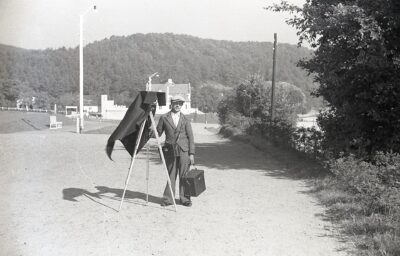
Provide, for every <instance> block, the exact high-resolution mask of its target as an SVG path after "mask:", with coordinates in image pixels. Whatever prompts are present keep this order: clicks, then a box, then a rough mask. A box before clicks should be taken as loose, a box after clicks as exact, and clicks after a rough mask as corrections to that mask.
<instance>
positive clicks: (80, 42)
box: [79, 5, 97, 133]
mask: <svg viewBox="0 0 400 256" xmlns="http://www.w3.org/2000/svg"><path fill="white" fill-rule="evenodd" d="M91 10H93V11H96V10H97V7H96V5H92V6H90V7H89V8H88V9H87V10H86V11H85V12H84V13H82V14H81V15H79V119H80V124H79V133H82V130H83V16H85V14H87V13H88V12H89V11H91Z"/></svg>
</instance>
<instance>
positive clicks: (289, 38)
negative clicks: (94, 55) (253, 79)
mask: <svg viewBox="0 0 400 256" xmlns="http://www.w3.org/2000/svg"><path fill="white" fill-rule="evenodd" d="M279 2H280V0H0V43H1V44H6V45H12V46H17V47H21V48H26V49H46V48H52V49H57V48H60V47H66V48H69V47H77V46H78V45H79V16H80V15H83V17H84V23H83V38H84V44H88V43H92V42H94V41H100V40H103V39H105V38H110V37H111V36H113V35H114V36H129V35H132V34H135V33H144V34H146V33H166V32H170V33H174V34H187V35H192V36H196V37H200V38H210V39H217V40H231V41H261V42H265V41H267V42H273V40H274V33H277V34H278V42H279V43H290V44H297V42H298V37H297V35H296V31H295V29H294V28H292V27H290V26H289V25H287V24H286V23H285V19H287V18H288V17H289V16H288V14H286V13H274V12H271V11H267V10H265V9H263V7H266V6H268V5H270V4H272V3H279ZM288 2H289V3H293V4H296V5H302V4H303V3H304V2H305V0H288ZM93 5H96V7H97V11H96V12H94V11H93V10H92V8H91V7H92V6H93Z"/></svg>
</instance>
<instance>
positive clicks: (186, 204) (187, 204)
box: [182, 201, 192, 207]
mask: <svg viewBox="0 0 400 256" xmlns="http://www.w3.org/2000/svg"><path fill="white" fill-rule="evenodd" d="M182 205H183V206H186V207H190V206H192V201H186V202H184V203H182Z"/></svg>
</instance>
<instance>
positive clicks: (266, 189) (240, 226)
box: [0, 124, 346, 256]
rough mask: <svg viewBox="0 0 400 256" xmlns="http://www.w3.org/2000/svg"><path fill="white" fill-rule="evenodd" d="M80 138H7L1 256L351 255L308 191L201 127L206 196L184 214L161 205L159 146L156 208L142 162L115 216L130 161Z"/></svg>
mask: <svg viewBox="0 0 400 256" xmlns="http://www.w3.org/2000/svg"><path fill="white" fill-rule="evenodd" d="M74 129H75V127H73V126H70V127H68V126H66V127H64V128H63V129H62V130H57V131H49V130H42V131H33V132H21V133H12V134H0V142H1V145H2V151H1V153H0V163H1V167H0V186H1V187H2V192H3V193H1V194H0V203H1V211H0V252H1V253H0V255H9V256H13V255H23V256H31V255H32V256H39V255H40V256H42V255H58V256H61V255H82V256H87V255H96V256H99V255H230V256H231V255H272V256H274V255H276V256H283V255H290V256H295V255H304V256H316V255H321V256H329V255H346V254H345V253H344V251H342V250H341V247H342V246H343V244H342V243H340V242H339V241H338V240H337V238H335V236H334V232H333V230H332V227H331V224H330V223H329V222H326V221H324V220H323V219H322V217H321V215H322V214H323V211H324V209H323V208H322V207H321V206H319V205H318V204H317V202H316V200H314V199H313V198H312V197H311V196H310V195H309V194H308V193H307V191H308V190H309V188H308V187H307V186H306V185H305V183H304V182H302V181H299V180H293V179H290V178H288V177H285V176H284V175H283V174H282V172H281V170H282V167H281V164H280V163H279V162H277V161H275V160H274V159H272V158H271V157H269V156H268V155H265V153H262V152H260V151H257V150H256V149H254V148H253V147H251V146H249V145H246V144H243V143H239V142H231V141H229V140H226V139H221V138H219V137H218V136H217V135H215V134H213V133H212V132H210V131H208V130H206V129H204V124H203V125H200V124H195V125H194V130H195V134H196V135H195V138H196V146H197V154H196V162H197V164H198V166H197V167H198V168H200V169H204V170H205V175H206V184H207V190H206V192H204V194H202V195H201V196H200V197H198V198H194V200H193V206H192V207H191V208H186V207H184V206H181V205H178V211H177V212H175V211H174V208H173V206H171V207H167V208H162V207H161V206H160V205H159V203H160V200H161V198H160V196H161V194H162V191H163V189H164V186H165V182H166V177H165V173H164V170H163V169H162V165H161V163H160V160H159V157H158V156H157V154H156V151H155V146H154V143H155V142H154V141H152V145H153V147H152V149H153V150H152V151H151V161H150V181H149V203H148V205H146V202H145V197H146V178H145V177H146V175H145V168H146V160H145V156H144V155H143V154H140V155H139V158H138V160H137V162H136V164H135V169H134V173H133V175H132V178H131V180H130V183H129V187H128V192H127V195H126V201H125V202H124V204H123V208H122V211H121V212H120V213H118V212H117V211H116V209H118V207H119V202H120V198H121V194H122V191H123V188H124V182H125V178H126V174H127V172H128V167H129V163H130V158H129V155H128V154H127V153H126V152H125V151H124V150H123V149H122V148H121V146H120V145H117V148H116V150H114V153H113V156H114V160H115V161H114V162H112V161H110V160H109V159H108V158H107V156H106V154H105V152H104V147H105V144H106V140H107V139H108V135H105V134H83V135H77V134H75V133H73V131H74Z"/></svg>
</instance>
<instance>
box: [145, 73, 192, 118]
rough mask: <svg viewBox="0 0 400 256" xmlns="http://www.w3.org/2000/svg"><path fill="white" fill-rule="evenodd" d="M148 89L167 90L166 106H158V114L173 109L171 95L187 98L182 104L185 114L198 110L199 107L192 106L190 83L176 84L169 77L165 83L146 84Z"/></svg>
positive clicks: (155, 90) (154, 90)
mask: <svg viewBox="0 0 400 256" xmlns="http://www.w3.org/2000/svg"><path fill="white" fill-rule="evenodd" d="M146 91H153V92H165V99H166V101H167V102H166V103H167V105H166V106H157V111H156V113H157V114H164V113H167V112H168V111H170V109H171V97H173V96H177V95H180V96H182V97H183V98H184V99H185V103H184V104H183V106H182V109H181V111H182V113H183V114H191V113H194V112H196V111H197V108H192V107H191V87H190V83H189V84H175V83H174V82H172V79H171V78H170V79H168V82H167V83H165V84H150V85H149V84H148V83H147V84H146Z"/></svg>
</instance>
